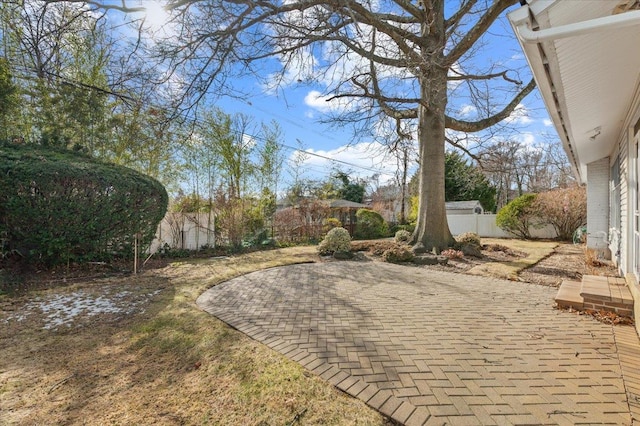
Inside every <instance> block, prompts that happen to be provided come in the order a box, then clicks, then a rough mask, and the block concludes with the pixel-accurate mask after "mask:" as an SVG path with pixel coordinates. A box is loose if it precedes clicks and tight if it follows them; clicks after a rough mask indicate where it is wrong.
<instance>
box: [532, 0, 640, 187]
mask: <svg viewBox="0 0 640 426" xmlns="http://www.w3.org/2000/svg"><path fill="white" fill-rule="evenodd" d="M531 3H532V10H535V8H534V7H533V4H534V3H535V0H533V1H531ZM548 3H549V2H545V6H546V7H544V8H542V9H541V10H540V11H539V15H537V16H535V19H536V21H537V23H538V24H539V26H540V29H541V30H543V29H546V28H555V27H560V26H563V25H567V24H572V23H577V22H584V21H589V20H592V19H595V18H600V17H604V16H610V15H611V14H612V11H613V9H614V8H615V7H616V5H618V4H619V1H617V0H616V1H608V0H595V1H591V0H581V1H567V0H559V1H555V2H553V3H552V4H548ZM541 45H542V48H543V51H544V55H546V57H547V59H548V62H549V70H550V75H551V80H552V84H553V87H555V90H556V94H557V98H558V101H559V104H560V105H559V106H560V108H559V109H560V116H562V119H563V122H564V125H565V127H566V129H567V133H568V136H569V139H570V145H571V147H572V149H573V150H574V152H575V154H576V155H575V156H574V158H575V159H576V161H577V162H578V164H575V166H576V167H577V168H578V169H580V170H581V172H582V173H581V175H582V176H583V177H584V176H586V175H585V174H584V172H586V164H588V163H590V162H592V161H596V160H598V159H600V158H603V157H606V156H608V155H610V154H611V152H612V150H613V147H614V145H615V143H616V142H617V141H618V139H619V137H620V134H621V132H622V130H623V129H622V126H623V124H624V120H625V118H626V116H627V113H628V111H629V108H630V107H631V103H632V98H633V95H634V93H635V91H636V88H637V85H638V83H639V76H640V25H635V26H628V27H624V28H615V27H613V28H611V29H608V30H605V31H597V32H593V33H590V34H586V35H577V36H572V37H566V38H559V39H556V40H553V41H546V42H543V43H542V44H541ZM527 51H529V50H528V49H527ZM533 68H534V72H536V69H535V67H533ZM540 74H541V73H540V72H539V70H538V72H536V78H537V80H538V81H540V79H543V78H545V79H546V78H547V76H544V75H540ZM543 96H544V97H545V103H546V104H547V107H548V108H550V109H551V108H556V107H555V102H554V100H553V99H549V98H550V96H549V93H544V92H543ZM550 112H551V115H552V116H557V113H554V112H553V111H550ZM554 121H555V124H556V127H559V125H560V123H559V122H558V121H557V120H554ZM558 131H559V132H562V129H561V128H558ZM566 148H567V145H566V144H565V149H566Z"/></svg>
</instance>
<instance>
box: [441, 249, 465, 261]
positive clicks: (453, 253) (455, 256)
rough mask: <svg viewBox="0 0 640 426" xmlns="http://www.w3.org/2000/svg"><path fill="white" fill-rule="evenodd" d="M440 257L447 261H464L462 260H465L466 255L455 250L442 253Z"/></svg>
mask: <svg viewBox="0 0 640 426" xmlns="http://www.w3.org/2000/svg"><path fill="white" fill-rule="evenodd" d="M440 255H441V256H444V257H446V258H447V259H462V258H464V253H463V252H461V251H460V250H455V249H447V250H443V251H442V253H440Z"/></svg>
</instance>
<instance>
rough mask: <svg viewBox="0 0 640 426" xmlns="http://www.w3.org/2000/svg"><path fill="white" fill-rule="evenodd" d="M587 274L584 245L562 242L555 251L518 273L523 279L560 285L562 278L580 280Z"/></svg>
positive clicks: (548, 284) (543, 283)
mask: <svg viewBox="0 0 640 426" xmlns="http://www.w3.org/2000/svg"><path fill="white" fill-rule="evenodd" d="M585 274H587V265H586V263H585V254H584V246H582V245H575V244H560V245H559V246H558V247H556V248H555V250H554V251H553V253H552V254H551V255H550V256H548V257H547V258H545V259H542V260H541V261H540V262H538V263H536V264H535V265H533V266H532V267H531V268H528V269H525V270H524V271H522V272H520V274H518V277H519V278H520V279H521V280H522V281H526V282H530V283H534V284H541V285H547V286H551V287H560V284H562V280H564V279H570V280H576V281H580V280H581V279H582V276H583V275H585Z"/></svg>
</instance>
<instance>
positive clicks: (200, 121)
mask: <svg viewBox="0 0 640 426" xmlns="http://www.w3.org/2000/svg"><path fill="white" fill-rule="evenodd" d="M20 68H22V70H23V71H30V72H35V73H37V72H38V71H37V70H36V69H33V68H28V67H20ZM43 72H44V73H45V74H47V75H49V76H51V77H54V78H56V79H58V80H60V81H62V82H63V84H68V85H70V86H74V87H76V88H79V89H87V90H95V91H97V92H100V93H102V94H105V95H110V96H113V97H116V98H119V99H122V100H125V101H129V102H132V103H135V104H141V103H142V101H141V100H138V99H135V98H134V97H132V96H129V95H125V94H123V93H119V92H115V91H112V90H108V89H104V88H102V87H98V86H95V85H92V84H88V83H83V82H79V81H76V80H73V79H70V78H68V77H65V76H62V75H60V74H57V73H54V72H50V71H43ZM249 106H252V105H251V104H250V103H249ZM150 107H151V108H154V109H158V110H161V111H164V112H167V113H168V112H171V111H170V110H169V108H166V107H158V106H155V105H150ZM181 115H182V117H183V118H184V119H185V120H188V121H190V122H192V123H197V124H200V125H205V124H206V122H205V121H204V120H203V119H201V118H196V117H190V116H189V115H187V113H181ZM286 121H288V122H289V123H292V124H294V125H296V126H300V127H301V126H302V125H301V124H300V123H293V121H292V120H290V119H287V120H286ZM232 131H233V132H235V133H236V135H240V133H241V132H238V131H236V130H232ZM242 135H243V136H248V137H250V138H252V139H255V140H261V141H264V137H262V136H258V135H253V134H250V133H246V132H242ZM277 144H278V145H279V146H281V147H282V148H286V149H289V150H292V151H296V152H300V153H301V154H303V155H308V156H312V157H316V158H320V159H322V160H327V161H331V162H334V163H338V164H343V165H345V166H349V167H353V168H356V169H360V170H364V171H368V172H373V173H377V174H381V175H387V176H394V174H393V173H389V172H385V171H384V170H381V169H376V168H373V167H366V166H361V165H358V164H355V163H351V162H348V161H343V160H338V159H335V158H331V157H329V156H326V155H322V154H318V153H315V152H310V151H307V150H305V149H302V148H298V147H294V146H291V145H288V144H286V143H282V142H277Z"/></svg>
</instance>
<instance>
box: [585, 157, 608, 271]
mask: <svg viewBox="0 0 640 426" xmlns="http://www.w3.org/2000/svg"><path fill="white" fill-rule="evenodd" d="M609 167H610V164H609V157H605V158H602V159H600V160H598V161H594V162H592V163H589V164H587V181H588V182H589V183H588V185H587V247H589V248H592V249H595V250H597V251H598V252H599V253H600V255H601V256H603V257H605V258H610V257H611V256H610V252H609V247H608V246H609V244H608V241H609V192H610V191H609Z"/></svg>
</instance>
